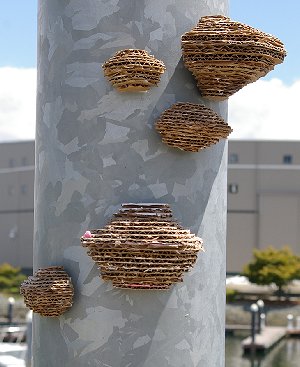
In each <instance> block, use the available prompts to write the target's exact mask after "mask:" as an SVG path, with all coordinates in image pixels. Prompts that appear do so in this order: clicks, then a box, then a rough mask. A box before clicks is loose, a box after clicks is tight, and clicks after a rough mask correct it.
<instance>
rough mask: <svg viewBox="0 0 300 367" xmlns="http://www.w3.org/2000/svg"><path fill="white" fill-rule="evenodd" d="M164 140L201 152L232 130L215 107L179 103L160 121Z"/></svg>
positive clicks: (158, 123)
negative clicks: (215, 110) (212, 108)
mask: <svg viewBox="0 0 300 367" xmlns="http://www.w3.org/2000/svg"><path fill="white" fill-rule="evenodd" d="M155 127H156V129H157V131H159V133H160V134H161V136H162V141H163V142H164V143H166V144H168V145H170V146H172V147H176V148H179V149H181V150H185V151H190V152H198V151H199V150H200V149H204V148H207V147H209V146H210V145H212V144H216V143H217V142H218V141H219V140H220V139H225V138H227V136H228V135H229V134H230V133H231V132H232V129H231V127H230V126H229V125H228V124H227V123H226V122H225V121H224V120H223V119H222V118H221V117H220V116H219V115H218V114H217V113H215V112H214V111H213V110H211V109H210V108H208V107H205V106H203V105H199V104H193V103H175V104H174V105H173V106H171V107H170V108H169V109H167V110H166V111H165V112H164V113H163V114H162V115H161V116H160V118H159V120H158V121H156V124H155Z"/></svg>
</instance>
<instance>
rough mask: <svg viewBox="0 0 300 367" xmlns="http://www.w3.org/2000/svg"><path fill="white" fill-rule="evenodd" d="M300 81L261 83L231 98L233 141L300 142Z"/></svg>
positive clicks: (250, 86)
mask: <svg viewBox="0 0 300 367" xmlns="http://www.w3.org/2000/svg"><path fill="white" fill-rule="evenodd" d="M299 105H300V80H298V81H296V82H294V83H293V84H292V85H285V84H284V83H283V82H282V81H281V80H279V79H271V80H259V81H257V82H255V83H252V84H249V85H248V86H246V87H245V88H243V89H242V90H240V91H239V92H238V93H236V94H235V95H233V96H232V97H230V98H229V117H228V121H229V124H230V126H231V127H232V128H233V130H234V131H233V133H232V134H231V135H230V138H231V139H265V140H279V139H280V140H300V118H299Z"/></svg>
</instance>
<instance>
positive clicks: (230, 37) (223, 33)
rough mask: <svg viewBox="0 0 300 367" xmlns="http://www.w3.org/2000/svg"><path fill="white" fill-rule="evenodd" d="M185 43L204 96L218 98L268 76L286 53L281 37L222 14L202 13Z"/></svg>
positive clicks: (187, 63)
mask: <svg viewBox="0 0 300 367" xmlns="http://www.w3.org/2000/svg"><path fill="white" fill-rule="evenodd" d="M181 44H182V50H183V59H184V64H185V66H186V67H187V68H188V69H189V70H190V71H191V72H192V73H193V75H194V77H195V78H196V79H197V81H198V87H199V89H200V91H201V94H202V96H203V97H205V98H207V99H210V100H216V101H218V100H219V101H221V100H224V99H226V98H227V97H229V96H231V95H232V94H234V93H236V92H237V91H238V90H240V89H241V88H243V87H244V86H245V85H247V84H248V83H252V82H255V81H256V80H258V79H259V78H260V77H262V76H265V75H266V74H267V73H268V72H269V71H271V70H273V69H274V66H275V65H277V64H280V63H282V62H283V59H284V57H285V56H286V51H285V49H284V45H283V43H282V42H281V41H280V40H279V39H277V38H275V37H274V36H271V35H270V34H267V33H263V32H261V31H259V30H257V29H255V28H252V27H250V26H248V25H245V24H242V23H239V22H234V21H232V20H230V18H228V17H224V16H222V15H215V16H205V17H202V18H201V19H200V21H199V23H198V24H197V26H196V27H195V28H193V29H192V30H191V31H189V32H186V33H185V34H184V35H183V36H182V37H181Z"/></svg>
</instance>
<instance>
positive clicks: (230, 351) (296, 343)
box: [225, 336, 300, 367]
mask: <svg viewBox="0 0 300 367" xmlns="http://www.w3.org/2000/svg"><path fill="white" fill-rule="evenodd" d="M243 338H244V337H238V336H229V337H226V363H225V366H226V367H300V339H297V338H288V339H284V340H282V341H281V342H279V343H278V344H277V345H276V346H275V347H274V348H273V349H271V350H270V351H269V353H267V354H266V355H264V356H260V357H258V358H257V357H256V358H255V359H254V360H252V361H251V358H250V357H243V351H242V347H241V341H242V340H243Z"/></svg>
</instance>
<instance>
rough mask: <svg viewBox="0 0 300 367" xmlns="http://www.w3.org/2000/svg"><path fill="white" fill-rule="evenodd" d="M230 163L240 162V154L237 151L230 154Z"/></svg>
mask: <svg viewBox="0 0 300 367" xmlns="http://www.w3.org/2000/svg"><path fill="white" fill-rule="evenodd" d="M228 161H229V163H238V162H239V156H238V154H237V153H230V154H229V159H228Z"/></svg>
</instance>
